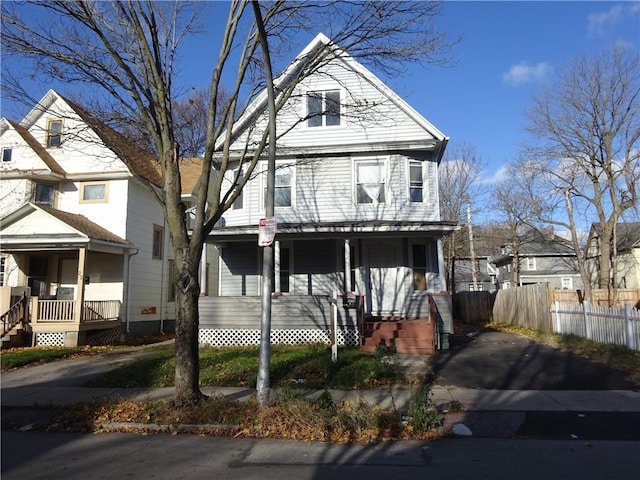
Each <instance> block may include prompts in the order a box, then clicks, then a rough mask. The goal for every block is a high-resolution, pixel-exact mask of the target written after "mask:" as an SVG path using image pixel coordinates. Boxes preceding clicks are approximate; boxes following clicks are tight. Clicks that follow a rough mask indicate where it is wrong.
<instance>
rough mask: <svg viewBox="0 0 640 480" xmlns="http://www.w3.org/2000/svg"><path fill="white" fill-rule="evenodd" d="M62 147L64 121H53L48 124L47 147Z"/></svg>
mask: <svg viewBox="0 0 640 480" xmlns="http://www.w3.org/2000/svg"><path fill="white" fill-rule="evenodd" d="M60 145H62V120H60V119H52V120H49V122H48V124H47V147H59V146H60Z"/></svg>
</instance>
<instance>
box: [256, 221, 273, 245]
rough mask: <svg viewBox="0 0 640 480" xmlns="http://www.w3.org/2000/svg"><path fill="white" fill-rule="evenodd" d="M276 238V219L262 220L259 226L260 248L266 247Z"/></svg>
mask: <svg viewBox="0 0 640 480" xmlns="http://www.w3.org/2000/svg"><path fill="white" fill-rule="evenodd" d="M275 237H276V217H268V218H261V219H260V223H259V224H258V246H260V247H266V246H269V245H271V244H272V243H273V239H274V238H275Z"/></svg>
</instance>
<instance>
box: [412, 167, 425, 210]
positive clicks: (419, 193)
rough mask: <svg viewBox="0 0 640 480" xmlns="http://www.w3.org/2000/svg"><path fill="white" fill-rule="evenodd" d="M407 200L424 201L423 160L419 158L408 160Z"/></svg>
mask: <svg viewBox="0 0 640 480" xmlns="http://www.w3.org/2000/svg"><path fill="white" fill-rule="evenodd" d="M409 200H410V201H411V202H415V203H422V202H423V201H424V162H421V161H419V160H409Z"/></svg>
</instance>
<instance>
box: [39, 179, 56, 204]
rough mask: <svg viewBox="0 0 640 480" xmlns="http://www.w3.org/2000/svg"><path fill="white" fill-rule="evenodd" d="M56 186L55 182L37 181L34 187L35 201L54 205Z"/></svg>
mask: <svg viewBox="0 0 640 480" xmlns="http://www.w3.org/2000/svg"><path fill="white" fill-rule="evenodd" d="M55 194H56V187H55V185H54V184H53V183H36V184H35V185H34V188H33V203H37V204H38V205H46V206H48V207H53V205H54V202H55Z"/></svg>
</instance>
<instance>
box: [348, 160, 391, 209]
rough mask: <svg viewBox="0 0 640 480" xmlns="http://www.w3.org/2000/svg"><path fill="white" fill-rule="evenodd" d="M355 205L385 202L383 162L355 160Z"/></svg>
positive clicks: (385, 168)
mask: <svg viewBox="0 0 640 480" xmlns="http://www.w3.org/2000/svg"><path fill="white" fill-rule="evenodd" d="M355 170H356V172H355V173H356V203H357V204H368V203H369V204H379V203H384V202H385V187H386V182H387V165H386V162H385V161H384V160H375V159H373V160H357V161H356V163H355Z"/></svg>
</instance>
